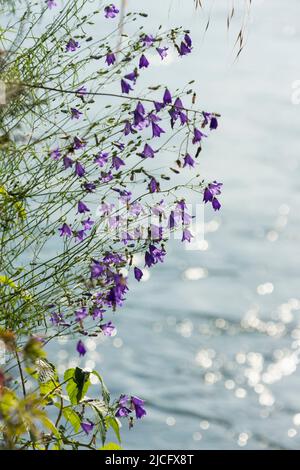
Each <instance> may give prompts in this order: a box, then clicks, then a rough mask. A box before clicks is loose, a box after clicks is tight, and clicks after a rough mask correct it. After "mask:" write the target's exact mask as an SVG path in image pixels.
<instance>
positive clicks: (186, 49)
mask: <svg viewBox="0 0 300 470" xmlns="http://www.w3.org/2000/svg"><path fill="white" fill-rule="evenodd" d="M191 52H192V50H191V48H190V47H189V46H188V45H187V44H186V43H185V42H183V41H182V43H181V44H180V47H179V55H181V56H184V55H187V54H190V53H191Z"/></svg>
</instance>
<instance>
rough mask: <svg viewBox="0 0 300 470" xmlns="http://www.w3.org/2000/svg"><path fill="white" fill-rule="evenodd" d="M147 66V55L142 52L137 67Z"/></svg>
mask: <svg viewBox="0 0 300 470" xmlns="http://www.w3.org/2000/svg"><path fill="white" fill-rule="evenodd" d="M148 66H149V61H148V59H147V57H146V56H145V55H144V54H143V55H142V56H141V57H140V61H139V68H140V69H143V68H147V67H148Z"/></svg>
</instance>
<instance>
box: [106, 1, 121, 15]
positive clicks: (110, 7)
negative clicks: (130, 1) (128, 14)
mask: <svg viewBox="0 0 300 470" xmlns="http://www.w3.org/2000/svg"><path fill="white" fill-rule="evenodd" d="M104 11H105V18H115V17H116V16H117V14H118V13H119V10H118V9H117V8H116V7H115V5H114V4H113V3H111V4H110V5H108V6H107V7H105V8H104Z"/></svg>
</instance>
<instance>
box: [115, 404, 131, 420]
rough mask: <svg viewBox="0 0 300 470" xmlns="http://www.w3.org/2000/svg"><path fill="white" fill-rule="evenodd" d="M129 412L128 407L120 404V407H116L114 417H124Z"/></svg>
mask: <svg viewBox="0 0 300 470" xmlns="http://www.w3.org/2000/svg"><path fill="white" fill-rule="evenodd" d="M129 413H131V410H130V409H129V408H127V407H126V406H120V408H118V409H117V411H116V417H117V418H126V417H127V416H128V415H129Z"/></svg>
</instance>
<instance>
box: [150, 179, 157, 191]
mask: <svg viewBox="0 0 300 470" xmlns="http://www.w3.org/2000/svg"><path fill="white" fill-rule="evenodd" d="M149 191H150V193H155V192H158V191H159V183H158V182H157V181H156V179H155V178H153V177H152V178H151V180H150V183H149Z"/></svg>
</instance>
